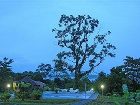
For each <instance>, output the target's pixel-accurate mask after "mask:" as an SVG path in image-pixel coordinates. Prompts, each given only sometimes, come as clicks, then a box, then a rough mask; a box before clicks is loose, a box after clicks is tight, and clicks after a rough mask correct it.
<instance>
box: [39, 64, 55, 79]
mask: <svg viewBox="0 0 140 105" xmlns="http://www.w3.org/2000/svg"><path fill="white" fill-rule="evenodd" d="M52 69H53V68H52V67H51V65H50V64H44V63H41V64H40V65H39V66H38V68H37V69H36V71H37V72H39V73H40V74H41V75H42V77H43V78H47V77H49V76H50V75H49V74H50V71H51V70H52Z"/></svg>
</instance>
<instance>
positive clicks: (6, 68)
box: [0, 57, 13, 91]
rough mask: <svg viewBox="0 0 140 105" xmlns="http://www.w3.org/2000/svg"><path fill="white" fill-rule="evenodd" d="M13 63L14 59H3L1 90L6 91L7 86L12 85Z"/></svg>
mask: <svg viewBox="0 0 140 105" xmlns="http://www.w3.org/2000/svg"><path fill="white" fill-rule="evenodd" d="M12 63H13V59H9V58H6V57H5V58H3V60H1V61H0V90H2V91H3V90H5V89H6V84H7V83H11V82H12V80H13V77H12V74H13V72H12V69H11V64H12Z"/></svg>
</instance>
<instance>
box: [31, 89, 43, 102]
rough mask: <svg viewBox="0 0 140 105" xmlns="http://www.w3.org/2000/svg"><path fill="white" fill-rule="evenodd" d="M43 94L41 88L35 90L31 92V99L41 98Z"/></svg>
mask: <svg viewBox="0 0 140 105" xmlns="http://www.w3.org/2000/svg"><path fill="white" fill-rule="evenodd" d="M41 96H42V92H41V91H40V90H33V92H32V93H31V99H33V100H39V99H40V98H41Z"/></svg>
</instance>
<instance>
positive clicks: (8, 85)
mask: <svg viewBox="0 0 140 105" xmlns="http://www.w3.org/2000/svg"><path fill="white" fill-rule="evenodd" d="M6 87H7V89H8V92H9V89H10V87H11V85H10V84H9V83H8V84H7V85H6Z"/></svg>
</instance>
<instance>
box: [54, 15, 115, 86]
mask: <svg viewBox="0 0 140 105" xmlns="http://www.w3.org/2000/svg"><path fill="white" fill-rule="evenodd" d="M58 25H59V28H58V29H57V28H54V29H53V31H55V32H56V36H55V38H56V39H57V40H58V45H59V46H60V47H62V48H64V50H63V51H61V52H60V53H59V54H58V55H59V57H60V58H61V60H63V62H65V64H66V65H63V67H64V68H67V70H69V71H71V72H74V73H75V80H76V82H78V81H79V80H80V79H81V78H82V77H83V76H85V75H88V74H89V73H91V71H93V70H94V69H95V68H96V67H97V66H99V65H100V64H101V63H102V62H103V60H104V59H105V57H107V56H110V57H115V53H114V50H115V49H116V47H115V46H114V45H112V44H111V43H109V42H107V39H106V36H108V35H109V34H110V33H111V32H110V31H108V32H107V33H106V34H99V33H97V34H96V33H95V29H96V27H98V25H99V21H98V20H97V19H94V18H92V17H90V16H89V15H87V16H86V15H78V16H77V17H74V16H73V15H70V16H66V15H61V18H60V20H59V24H58ZM87 64H88V65H87ZM85 65H86V69H84V68H83V67H84V66H85ZM75 84H78V83H75ZM76 87H77V86H76Z"/></svg>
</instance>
